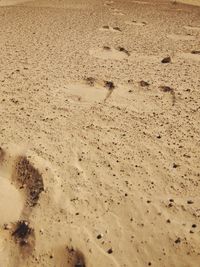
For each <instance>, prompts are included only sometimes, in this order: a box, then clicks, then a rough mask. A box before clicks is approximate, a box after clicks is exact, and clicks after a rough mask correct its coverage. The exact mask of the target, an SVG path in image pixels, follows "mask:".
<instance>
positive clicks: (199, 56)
mask: <svg viewBox="0 0 200 267" xmlns="http://www.w3.org/2000/svg"><path fill="white" fill-rule="evenodd" d="M178 57H179V58H182V59H185V60H192V61H197V62H199V61H200V51H192V52H191V53H179V54H178Z"/></svg>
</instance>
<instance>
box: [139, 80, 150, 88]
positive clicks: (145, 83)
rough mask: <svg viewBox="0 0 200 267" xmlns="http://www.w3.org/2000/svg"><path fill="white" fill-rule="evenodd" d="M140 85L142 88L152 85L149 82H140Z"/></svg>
mask: <svg viewBox="0 0 200 267" xmlns="http://www.w3.org/2000/svg"><path fill="white" fill-rule="evenodd" d="M139 84H140V86H142V87H146V86H149V85H150V84H149V83H148V82H145V81H143V80H142V81H140V82H139Z"/></svg>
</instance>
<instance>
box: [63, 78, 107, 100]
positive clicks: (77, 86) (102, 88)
mask: <svg viewBox="0 0 200 267" xmlns="http://www.w3.org/2000/svg"><path fill="white" fill-rule="evenodd" d="M108 87H109V85H108V84H106V83H105V82H104V81H97V80H96V79H94V78H92V77H89V78H86V79H85V80H84V81H82V82H80V83H71V84H68V85H67V86H66V92H67V93H68V95H69V98H70V99H71V100H72V101H74V100H75V99H80V100H79V102H80V103H82V104H83V103H85V102H91V103H95V102H103V101H105V100H106V99H107V98H108V97H107V96H108V94H109V92H110V91H112V90H110V88H108ZM110 87H111V86H110ZM108 91H109V92H108Z"/></svg>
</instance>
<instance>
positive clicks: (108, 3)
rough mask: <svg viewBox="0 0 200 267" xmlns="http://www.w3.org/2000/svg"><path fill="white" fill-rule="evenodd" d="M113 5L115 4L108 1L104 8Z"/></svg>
mask: <svg viewBox="0 0 200 267" xmlns="http://www.w3.org/2000/svg"><path fill="white" fill-rule="evenodd" d="M112 4H114V2H113V1H107V2H105V3H104V6H111V5H112Z"/></svg>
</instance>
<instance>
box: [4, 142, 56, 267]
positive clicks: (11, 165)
mask: <svg viewBox="0 0 200 267" xmlns="http://www.w3.org/2000/svg"><path fill="white" fill-rule="evenodd" d="M33 162H34V163H33ZM35 166H37V167H35ZM44 180H45V184H46V186H48V193H47V192H46V194H45V195H43V196H41V194H42V192H43V191H44ZM46 186H45V187H46ZM59 197H60V182H59V180H58V179H57V177H55V175H54V172H52V170H51V166H50V165H49V164H48V163H46V161H44V160H43V159H42V158H40V157H38V156H37V155H35V154H33V153H31V152H27V153H25V151H22V149H21V148H20V149H19V148H18V147H17V146H14V147H13V146H12V147H11V148H6V149H3V148H0V214H1V216H0V229H1V235H0V266H11V267H21V266H25V265H24V264H25V263H24V261H26V262H27V260H29V259H31V258H32V254H33V251H34V248H35V242H36V236H35V230H34V227H33V225H32V223H31V221H30V220H32V219H33V218H32V212H33V211H34V210H35V209H36V206H37V209H38V208H39V207H40V205H38V204H39V201H40V199H41V198H42V199H43V200H44V199H45V201H48V203H50V202H52V203H53V204H54V203H56V202H57V201H58V200H59ZM53 207H54V206H53ZM30 218H32V219H30ZM37 242H38V240H37Z"/></svg>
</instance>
